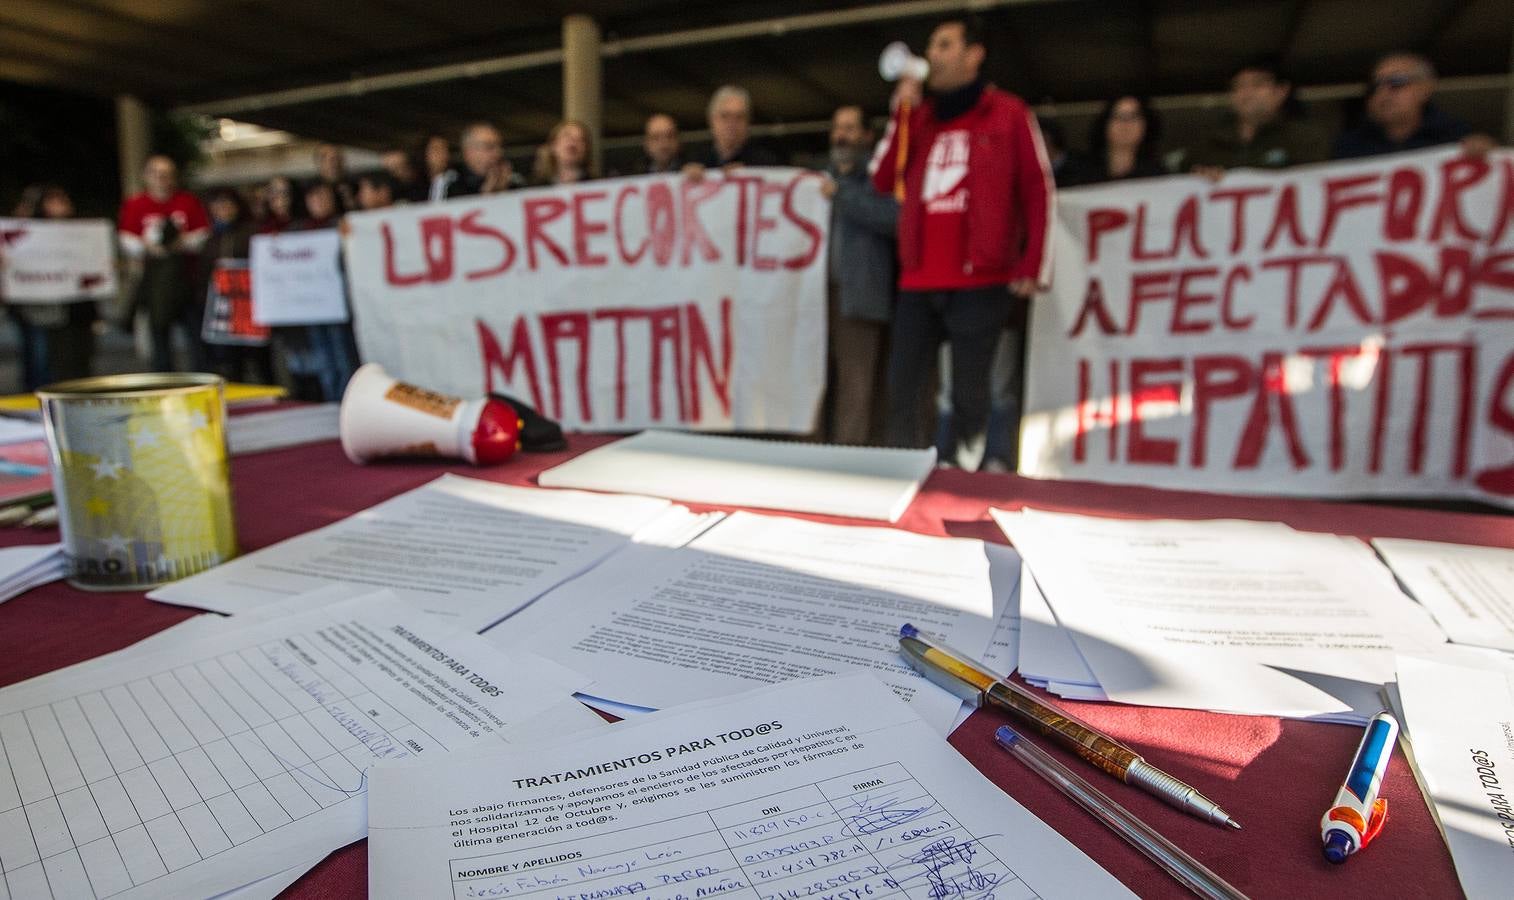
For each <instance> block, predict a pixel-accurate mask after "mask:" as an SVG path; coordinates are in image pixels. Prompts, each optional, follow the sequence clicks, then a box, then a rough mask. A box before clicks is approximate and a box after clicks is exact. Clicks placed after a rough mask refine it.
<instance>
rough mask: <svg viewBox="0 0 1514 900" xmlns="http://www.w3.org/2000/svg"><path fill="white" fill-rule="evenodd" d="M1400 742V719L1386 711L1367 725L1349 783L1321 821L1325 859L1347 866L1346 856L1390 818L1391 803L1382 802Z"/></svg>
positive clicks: (1338, 794) (1347, 778) (1363, 843)
mask: <svg viewBox="0 0 1514 900" xmlns="http://www.w3.org/2000/svg"><path fill="white" fill-rule="evenodd" d="M1397 739H1398V720H1396V719H1394V718H1393V716H1391V715H1389V714H1388V713H1386V712H1381V713H1378V714H1377V715H1376V716H1374V717H1373V719H1372V721H1371V722H1368V723H1367V731H1366V733H1365V734H1363V735H1362V742H1361V745H1360V746H1358V747H1357V748H1356V758H1355V759H1353V760H1352V761H1351V771H1350V772H1348V773H1346V783H1345V784H1343V785H1341V789H1340V790H1339V791H1337V792H1336V793H1335V803H1333V804H1331V807H1330V811H1329V812H1327V813H1325V815H1324V817H1323V818H1321V819H1320V840H1321V841H1322V842H1323V843H1324V851H1325V859H1328V860H1329V861H1331V862H1333V863H1343V862H1345V861H1346V857H1348V856H1350V855H1351V854H1353V853H1356V852H1357V851H1359V850H1362V849H1364V848H1365V847H1366V846H1367V844H1368V843H1370V842H1371V840H1372V839H1373V838H1375V837H1377V833H1378V832H1379V831H1382V828H1383V822H1385V821H1387V818H1388V801H1387V800H1379V799H1378V797H1377V792H1378V791H1379V790H1381V789H1382V786H1383V776H1384V775H1386V774H1388V760H1390V759H1392V758H1393V742H1394V741H1395V740H1397Z"/></svg>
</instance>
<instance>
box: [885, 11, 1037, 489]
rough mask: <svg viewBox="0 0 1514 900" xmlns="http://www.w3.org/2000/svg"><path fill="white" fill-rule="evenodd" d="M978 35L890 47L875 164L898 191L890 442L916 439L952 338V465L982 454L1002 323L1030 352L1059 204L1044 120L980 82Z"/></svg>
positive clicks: (975, 27) (949, 27) (962, 27)
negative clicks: (889, 109)
mask: <svg viewBox="0 0 1514 900" xmlns="http://www.w3.org/2000/svg"><path fill="white" fill-rule="evenodd" d="M983 41H984V39H983V31H982V26H981V24H980V23H979V21H978V20H977V18H976V17H973V16H968V17H963V18H954V19H948V20H947V21H945V22H942V23H941V24H940V25H938V26H936V29H935V30H934V31H933V32H932V33H931V38H930V44H929V46H928V48H927V49H926V59H925V61H924V63H925V64H924V65H922V64H921V62H920V61H919V60H915V59H913V58H912V57H910V56H909V54H908V53H904V54H902V56H901V54H900V52H899V50H898V49H896V48H890V49H889V50H887V51H885V53H884V56H883V58H882V59H880V60H879V70H880V72H881V73H882V74H883V75H884V77H885V78H889V77H897V79H898V82H899V84H898V87H897V88H896V89H895V91H894V101H893V106H894V115H893V119H892V121H891V122H890V123H889V129H888V132H887V134H885V135H884V138H883V141H882V142H881V143H880V144H879V146H878V150H877V153H876V154H875V155H874V157H873V162H872V167H871V173H872V176H873V186H874V187H875V188H876V189H877V190H879V191H880V192H883V193H886V194H892V193H896V191H897V195H898V196H899V197H900V215H899V264H900V269H899V292H900V293H899V303H898V306H897V307H896V308H895V313H894V325H893V331H892V336H891V343H892V350H891V355H890V358H889V372H888V375H889V378H888V387H889V401H888V404H889V415H888V439H889V443H890V444H893V445H895V446H915V445H918V444H919V442H920V440H921V438H920V433H919V429H918V425H919V421H918V420H919V411H920V410H921V409H922V408H923V401H924V398H923V396H922V393H923V392H924V391H925V390H926V388H927V387H928V383H929V380H930V372H931V370H932V367H933V366H934V364H935V359H936V352H937V349H938V348H939V346H940V344H941V342H942V341H943V340H945V341H948V342H949V343H950V346H951V359H952V365H951V404H952V448H951V449H952V452H951V453H950V454H949V455H948V457H947V461H948V462H952V463H954V464H956V465H958V466H960V467H962V468H965V469H969V470H975V469H977V468H978V466H979V464H980V463H981V462H982V459H983V450H984V445H985V436H986V429H987V424H988V413H989V370H990V368H991V364H992V361H993V354H994V347H995V344H996V343H997V341H998V338H999V333H1000V331H1001V330H1002V329H1004V328H1005V327H1006V326H1008V327H1009V328H1010V329H1011V331H1012V332H1014V337H1015V340H1016V341H1017V342H1018V343H1019V345H1020V347H1021V350H1022V352H1021V354H1020V359H1022V360H1023V359H1024V352H1023V347H1024V340H1025V325H1026V307H1027V303H1028V301H1029V299H1030V298H1031V297H1032V296H1034V294H1035V293H1036V292H1037V291H1038V290H1041V289H1043V288H1045V287H1046V286H1047V283H1048V281H1049V278H1050V274H1051V256H1050V251H1051V247H1050V229H1051V223H1052V203H1053V202H1054V198H1053V187H1052V173H1051V165H1050V163H1049V161H1048V160H1047V157H1046V150H1045V148H1044V147H1043V146H1042V144H1041V135H1040V131H1039V130H1038V129H1037V127H1036V121H1035V116H1034V115H1033V114H1032V113H1031V111H1030V108H1029V107H1028V106H1026V105H1025V103H1024V101H1022V100H1021V99H1020V98H1019V97H1016V96H1015V95H1013V94H1010V93H1008V92H1006V91H1002V90H1000V89H998V88H996V87H994V86H993V85H991V84H988V83H987V82H986V81H985V80H984V79H983V76H982V74H981V70H982V68H983V61H984V58H985V57H986V55H987V48H986V47H985V46H984V42H983ZM927 66H928V71H927V72H926V73H924V74H925V78H924V83H923V84H922V83H921V80H920V78H919V76H920V75H921V74H922V71H921V70H922V69H926V68H927ZM1015 389H1016V390H1018V389H1019V385H1018V383H1017V384H1016V385H1015Z"/></svg>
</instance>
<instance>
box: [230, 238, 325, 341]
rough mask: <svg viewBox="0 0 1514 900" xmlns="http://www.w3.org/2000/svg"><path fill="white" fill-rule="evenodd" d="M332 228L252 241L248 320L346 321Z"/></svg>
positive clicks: (283, 322)
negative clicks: (250, 314) (249, 316)
mask: <svg viewBox="0 0 1514 900" xmlns="http://www.w3.org/2000/svg"><path fill="white" fill-rule="evenodd" d="M341 241H342V239H341V236H340V235H339V234H337V232H336V229H334V228H331V229H323V230H321V231H304V232H295V233H293V234H277V235H265V234H260V235H257V236H255V237H253V239H252V256H251V259H252V318H253V321H255V322H257V323H258V324H259V325H325V324H329V323H333V322H345V321H347V318H348V314H347V297H346V290H345V286H344V282H343V279H342V262H341V246H342V242H341Z"/></svg>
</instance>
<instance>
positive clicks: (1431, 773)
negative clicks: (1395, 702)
mask: <svg viewBox="0 0 1514 900" xmlns="http://www.w3.org/2000/svg"><path fill="white" fill-rule="evenodd" d="M1398 691H1399V696H1400V702H1401V703H1402V705H1403V712H1404V728H1405V730H1406V731H1407V732H1408V734H1409V741H1410V743H1411V744H1412V745H1413V748H1414V761H1415V764H1416V772H1417V774H1418V775H1419V776H1420V778H1421V780H1422V781H1423V782H1424V785H1423V786H1424V789H1425V791H1426V793H1427V794H1428V795H1429V799H1430V802H1431V804H1432V805H1433V806H1434V810H1435V813H1436V818H1437V819H1438V820H1439V821H1440V826H1441V830H1442V831H1444V832H1445V837H1446V844H1447V845H1448V846H1449V847H1450V848H1451V859H1452V860H1453V861H1454V862H1455V863H1456V877H1457V878H1459V879H1461V886H1462V890H1464V891H1466V894H1467V896H1468V897H1505V896H1508V894H1509V886H1510V885H1514V660H1510V661H1509V662H1507V663H1506V664H1504V665H1502V666H1499V665H1496V664H1493V663H1489V664H1488V665H1487V667H1485V668H1471V667H1468V666H1463V665H1458V664H1451V663H1446V662H1441V661H1438V660H1437V661H1432V660H1428V659H1419V658H1416V657H1408V656H1405V657H1400V658H1399V660H1398Z"/></svg>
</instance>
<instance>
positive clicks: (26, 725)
mask: <svg viewBox="0 0 1514 900" xmlns="http://www.w3.org/2000/svg"><path fill="white" fill-rule="evenodd" d="M331 601H332V598H331V597H330V596H328V597H325V598H316V599H314V600H312V601H311V603H310V605H311V607H312V608H311V609H310V611H308V612H304V613H301V614H298V615H283V616H279V617H277V618H271V619H266V620H263V621H254V622H250V623H249V622H248V621H247V620H246V619H245V618H238V619H235V620H221V623H220V624H215V620H214V619H210V618H209V617H201V618H197V619H192V620H190V623H194V624H188V623H186V625H187V627H186V626H180V627H179V628H176V629H171V630H170V631H171V632H172V633H170V634H168V635H164V636H159V637H155V638H154V639H153V641H152V642H151V643H150V644H146V645H141V646H137V647H133V648H129V649H128V650H126V651H122V652H120V653H117V654H111V655H109V656H107V657H103V658H101V659H98V660H92V661H90V662H87V663H83V664H80V665H78V666H73V667H70V668H68V669H63V670H60V671H58V672H53V673H50V674H48V675H44V676H41V677H39V678H34V679H32V680H30V681H27V682H24V683H22V684H19V685H13V686H11V687H8V688H5V689H3V690H0V740H3V746H4V749H5V754H6V758H7V760H8V763H9V765H8V766H7V768H6V769H5V770H4V772H5V775H4V777H3V779H0V799H3V797H4V796H6V795H8V796H10V797H11V798H12V799H13V800H17V801H19V803H20V804H24V805H17V804H16V803H0V809H8V810H9V811H8V812H0V852H4V853H5V854H6V856H5V865H6V879H7V881H8V883H9V887H10V892H11V893H10V895H11V896H18V897H23V896H24V897H42V898H47V897H58V898H64V897H78V896H117V895H120V896H128V897H135V896H213V895H217V894H221V893H223V892H227V891H233V890H236V891H238V894H237V896H239V897H246V898H251V897H272V896H273V895H275V894H277V893H278V891H279V890H281V889H282V888H283V887H284V886H286V885H287V884H288V883H289V882H291V881H292V880H293V879H294V878H296V877H298V875H299V874H300V873H302V872H303V871H304V870H305V869H306V868H308V867H309V866H310V865H313V864H314V863H315V862H316V861H318V860H319V859H320V858H321V857H322V856H324V855H325V854H326V853H328V852H330V851H331V850H334V849H336V848H338V847H341V846H343V845H344V844H347V843H350V842H352V841H355V840H358V839H360V838H362V837H363V836H364V834H366V832H367V815H366V794H367V774H366V773H367V770H368V769H369V768H370V767H371V766H372V765H373V764H374V763H375V762H377V761H379V760H386V759H388V760H394V759H402V758H407V757H420V756H434V755H437V754H445V753H449V752H454V751H462V750H467V749H469V748H472V747H479V746H486V745H488V744H499V743H520V742H523V741H539V740H559V739H560V738H561V736H562V735H563V734H566V733H570V732H574V731H578V730H581V729H583V728H585V727H597V723H596V721H595V719H593V718H592V714H590V713H588V712H587V711H585V710H584V709H583V708H582V706H580V705H578V704H576V703H573V702H572V701H571V700H570V695H571V693H572V692H573V691H574V690H576V689H577V688H579V687H582V686H583V685H584V683H585V681H586V679H584V678H583V677H582V676H580V675H577V674H576V673H573V672H570V671H568V670H566V669H564V668H562V667H561V666H557V665H555V664H553V663H551V662H548V661H547V660H545V659H541V658H539V657H536V656H534V655H531V654H528V653H521V654H502V653H500V652H499V650H498V649H497V648H493V647H490V646H489V645H487V644H486V643H485V642H483V641H482V640H481V639H479V638H478V637H476V636H474V635H472V634H468V633H466V632H463V631H459V630H456V629H452V628H449V627H447V626H446V625H445V624H443V623H441V622H440V621H438V620H436V619H435V618H433V617H429V616H426V615H425V614H423V613H419V612H417V611H416V610H415V609H414V608H413V607H411V606H410V605H408V604H406V603H404V602H403V601H400V600H398V599H397V598H394V597H393V596H385V595H382V594H379V595H372V596H363V597H355V598H351V599H347V600H341V601H337V602H331Z"/></svg>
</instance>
